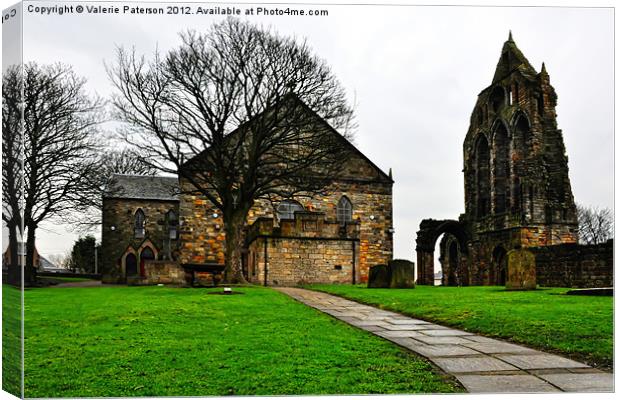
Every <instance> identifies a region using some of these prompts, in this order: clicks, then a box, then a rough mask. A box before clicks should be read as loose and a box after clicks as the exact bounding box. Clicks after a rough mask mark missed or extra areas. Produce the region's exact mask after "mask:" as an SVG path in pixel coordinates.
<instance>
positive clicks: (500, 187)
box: [493, 123, 510, 214]
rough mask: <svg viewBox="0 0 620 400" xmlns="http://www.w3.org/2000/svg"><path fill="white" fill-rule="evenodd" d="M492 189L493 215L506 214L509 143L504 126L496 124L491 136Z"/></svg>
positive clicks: (508, 199)
mask: <svg viewBox="0 0 620 400" xmlns="http://www.w3.org/2000/svg"><path fill="white" fill-rule="evenodd" d="M493 153H494V158H493V189H494V194H495V196H494V210H495V214H500V213H503V212H506V210H507V206H508V204H510V197H509V196H510V191H509V187H508V182H509V177H510V141H509V139H508V132H507V131H506V127H505V126H504V124H501V123H500V124H497V127H496V128H495V131H494V134H493Z"/></svg>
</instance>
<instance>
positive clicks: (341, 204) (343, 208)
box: [336, 196, 353, 225]
mask: <svg viewBox="0 0 620 400" xmlns="http://www.w3.org/2000/svg"><path fill="white" fill-rule="evenodd" d="M336 220H337V221H338V222H340V224H341V225H345V224H347V223H349V222H351V221H352V220H353V204H352V203H351V200H349V198H348V197H347V196H342V197H341V198H340V200H339V201H338V207H337V209H336Z"/></svg>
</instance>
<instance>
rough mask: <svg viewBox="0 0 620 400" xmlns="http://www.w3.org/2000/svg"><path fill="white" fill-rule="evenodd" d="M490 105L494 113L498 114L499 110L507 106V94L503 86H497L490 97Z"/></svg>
mask: <svg viewBox="0 0 620 400" xmlns="http://www.w3.org/2000/svg"><path fill="white" fill-rule="evenodd" d="M489 103H490V105H491V108H492V109H493V112H495V113H497V112H498V111H499V109H500V108H501V107H502V106H503V105H504V104H506V92H505V91H504V88H502V87H501V86H496V87H495V89H493V91H492V92H491V96H489Z"/></svg>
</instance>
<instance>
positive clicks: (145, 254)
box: [140, 247, 155, 277]
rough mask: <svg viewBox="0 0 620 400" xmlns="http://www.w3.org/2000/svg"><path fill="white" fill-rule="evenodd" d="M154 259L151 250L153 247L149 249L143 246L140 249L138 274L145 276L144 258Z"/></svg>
mask: <svg viewBox="0 0 620 400" xmlns="http://www.w3.org/2000/svg"><path fill="white" fill-rule="evenodd" d="M154 259H155V253H154V252H153V249H151V248H150V247H145V248H144V249H142V252H141V253H140V276H142V277H144V276H146V273H145V271H144V262H145V261H146V260H154Z"/></svg>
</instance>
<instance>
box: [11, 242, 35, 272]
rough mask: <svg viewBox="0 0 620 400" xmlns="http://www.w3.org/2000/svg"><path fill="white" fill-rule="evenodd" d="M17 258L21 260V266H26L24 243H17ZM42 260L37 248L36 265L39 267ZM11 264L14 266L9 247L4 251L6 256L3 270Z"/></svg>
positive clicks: (19, 261)
mask: <svg viewBox="0 0 620 400" xmlns="http://www.w3.org/2000/svg"><path fill="white" fill-rule="evenodd" d="M17 257H18V258H20V260H18V264H20V265H25V264H26V244H25V243H24V242H18V243H17ZM40 259H41V257H40V256H39V252H38V251H37V248H36V246H35V248H34V260H33V261H34V265H36V266H37V267H38V265H39V263H40ZM11 264H12V260H11V249H10V247H7V248H6V250H5V251H4V254H2V269H3V270H6V269H7V268H8V267H9V265H11Z"/></svg>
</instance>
